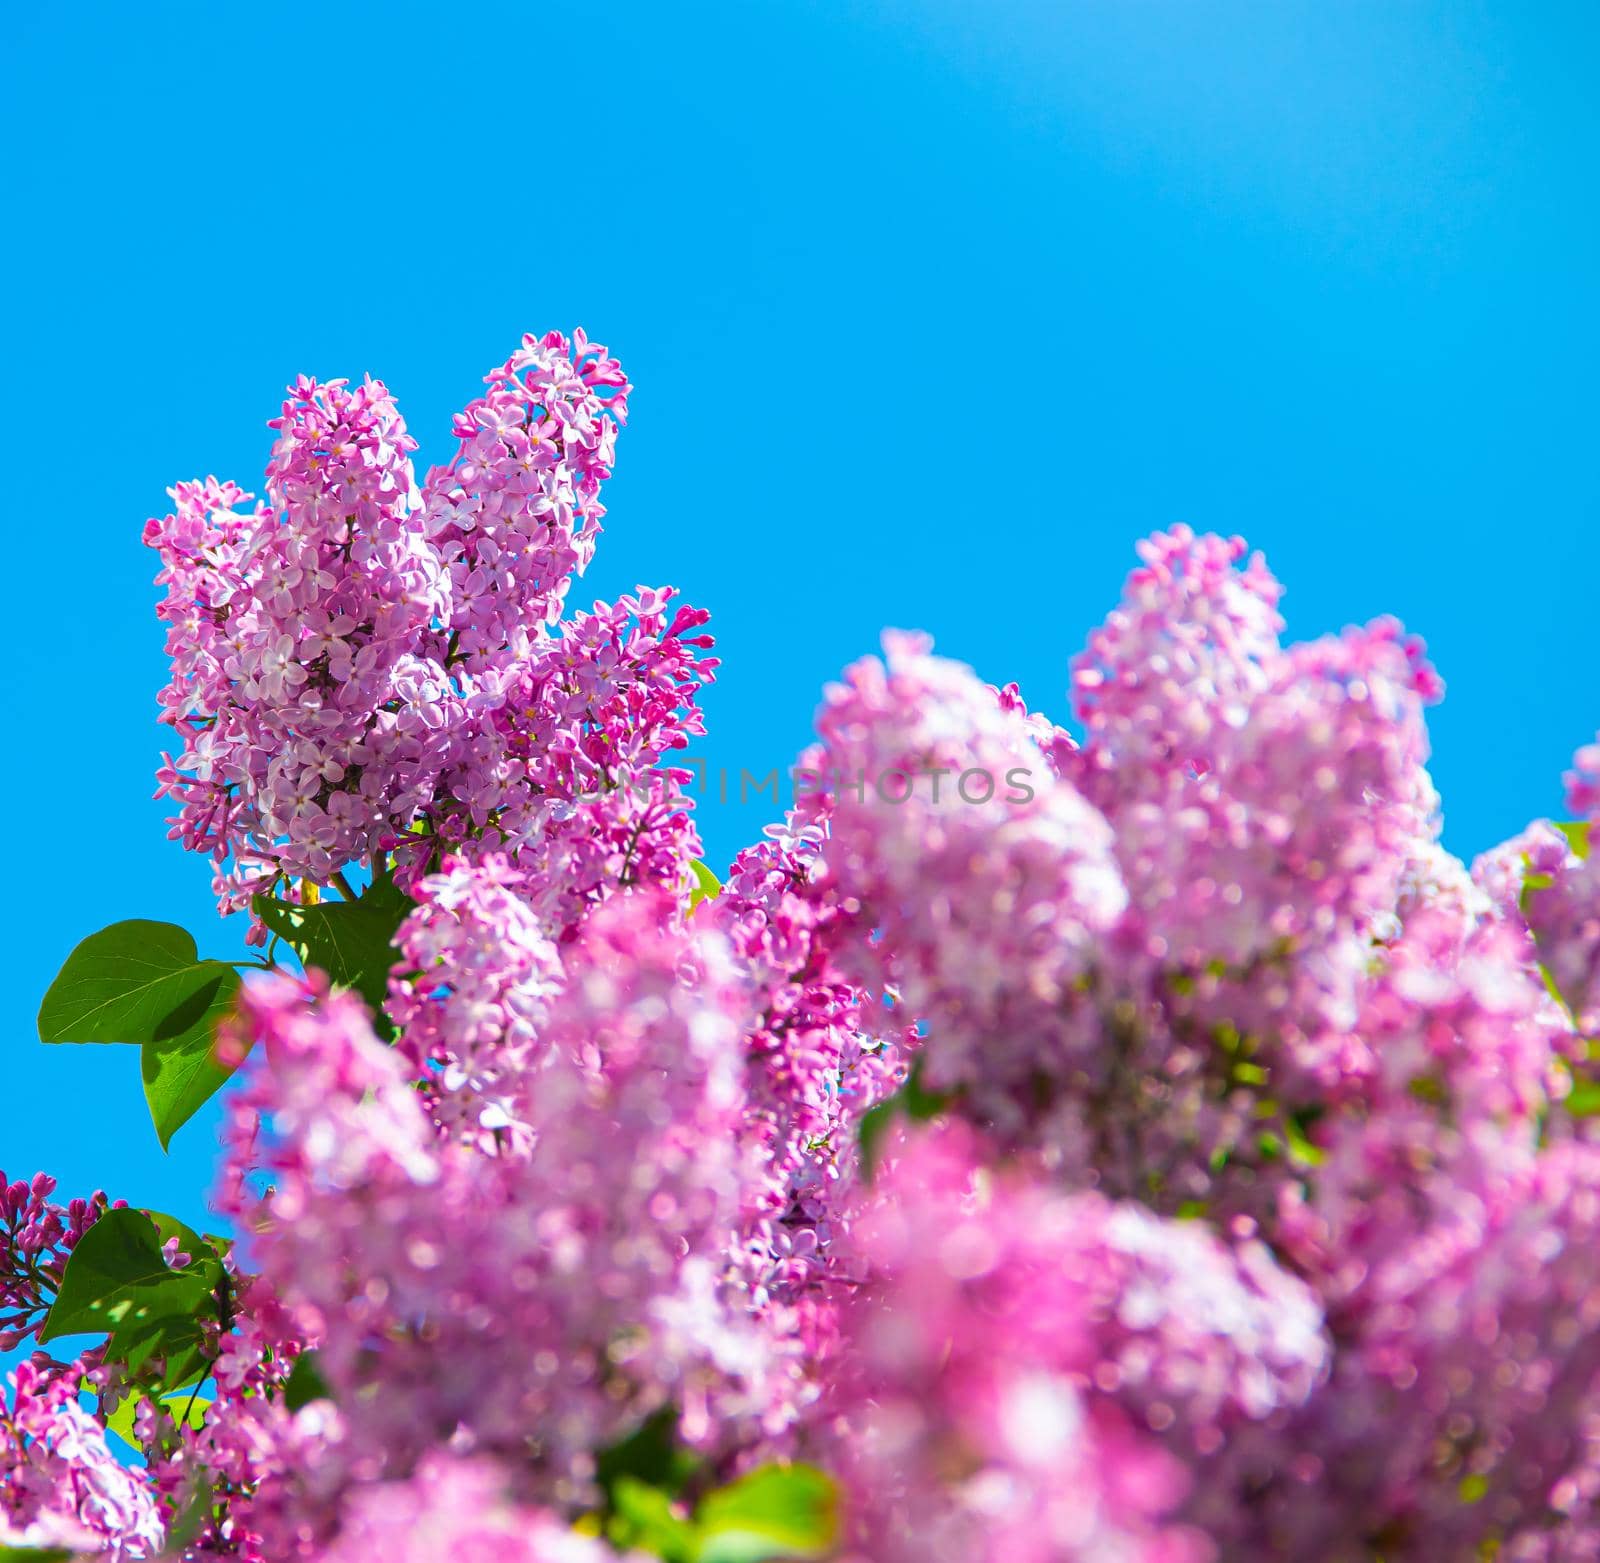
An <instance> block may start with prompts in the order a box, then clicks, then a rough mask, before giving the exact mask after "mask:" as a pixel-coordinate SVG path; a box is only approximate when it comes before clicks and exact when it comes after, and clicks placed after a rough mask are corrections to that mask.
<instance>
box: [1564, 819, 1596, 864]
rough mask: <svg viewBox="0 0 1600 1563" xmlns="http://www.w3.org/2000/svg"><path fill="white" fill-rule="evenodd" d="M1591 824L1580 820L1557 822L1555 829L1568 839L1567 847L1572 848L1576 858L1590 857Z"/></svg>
mask: <svg viewBox="0 0 1600 1563" xmlns="http://www.w3.org/2000/svg"><path fill="white" fill-rule="evenodd" d="M1589 825H1590V822H1589V821H1588V820H1586V819H1580V820H1557V821H1555V827H1556V829H1557V830H1559V831H1560V832H1561V834H1562V835H1563V836H1565V837H1566V838H1567V845H1568V846H1569V847H1571V848H1572V853H1573V856H1574V857H1580V858H1586V857H1588V855H1589V845H1590V841H1591V836H1590V830H1589Z"/></svg>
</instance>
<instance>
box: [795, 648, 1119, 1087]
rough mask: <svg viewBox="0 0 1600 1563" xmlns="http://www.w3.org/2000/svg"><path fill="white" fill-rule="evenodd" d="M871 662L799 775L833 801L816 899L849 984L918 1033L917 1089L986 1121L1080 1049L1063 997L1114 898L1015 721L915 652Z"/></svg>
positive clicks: (1109, 874)
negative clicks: (839, 919)
mask: <svg viewBox="0 0 1600 1563" xmlns="http://www.w3.org/2000/svg"><path fill="white" fill-rule="evenodd" d="M885 652H886V657H887V662H886V663H884V662H879V661H878V660H876V659H875V658H869V659H867V660H865V661H863V662H859V663H857V664H856V665H855V666H854V667H853V668H851V669H850V670H849V672H848V673H847V674H846V682H845V683H844V684H842V685H835V686H833V687H832V688H830V689H829V691H828V693H827V698H826V702H825V704H824V705H823V708H822V710H821V712H820V713H819V715H818V722H817V727H818V733H819V735H820V737H821V740H822V742H821V745H820V747H819V749H818V751H816V753H815V754H814V755H812V756H811V757H809V758H808V762H807V768H808V769H812V770H815V771H816V772H817V773H818V774H820V775H824V776H827V777H828V778H829V779H830V782H831V784H832V786H833V787H835V788H836V789H837V790H836V792H835V793H834V801H833V808H832V814H831V818H830V821H829V835H828V840H827V841H826V843H825V844H824V846H823V848H822V860H823V865H824V871H825V888H826V891H827V892H828V893H829V894H831V895H832V896H833V897H834V898H836V900H838V901H839V902H840V903H841V904H842V905H844V906H846V907H847V908H848V909H850V910H851V911H852V912H853V919H854V924H855V928H856V930H857V933H858V935H859V936H860V939H859V943H858V948H857V949H856V951H855V952H854V959H855V962H856V965H857V967H858V969H859V970H860V973H861V976H862V977H863V979H864V980H865V981H866V982H868V983H869V984H871V985H874V986H882V985H883V984H884V983H886V982H887V983H889V984H892V985H894V986H895V987H896V988H897V989H898V990H899V991H900V993H901V994H902V995H903V997H904V1000H905V1003H906V1006H907V1009H908V1011H909V1012H910V1014H911V1015H914V1016H916V1017H919V1018H921V1019H923V1020H925V1021H926V1022H927V1024H928V1027H929V1030H930V1039H929V1043H928V1047H927V1054H926V1068H927V1079H928V1083H929V1084H930V1085H931V1086H933V1087H935V1088H939V1089H944V1088H949V1087H952V1086H956V1085H960V1086H964V1087H966V1088H968V1089H969V1090H972V1091H976V1092H982V1093H984V1094H985V1096H986V1098H987V1097H993V1098H995V1099H996V1101H995V1110H996V1111H999V1110H1000V1109H999V1106H998V1102H999V1099H1001V1098H1003V1097H1004V1096H1005V1095H1006V1094H1007V1093H1008V1092H1010V1091H1012V1090H1015V1089H1017V1088H1019V1087H1021V1086H1023V1085H1024V1084H1025V1082H1026V1080H1027V1079H1028V1078H1029V1077H1030V1076H1032V1075H1033V1074H1034V1073H1036V1072H1037V1071H1038V1070H1040V1069H1045V1070H1050V1069H1051V1068H1053V1067H1054V1068H1056V1069H1060V1068H1061V1067H1062V1061H1063V1060H1064V1059H1065V1058H1066V1057H1067V1056H1069V1055H1070V1052H1071V1051H1072V1050H1073V1049H1074V1048H1075V1047H1078V1046H1080V1045H1081V1038H1080V1033H1079V1032H1078V1030H1077V1028H1076V1027H1075V1026H1074V1023H1073V1017H1072V1015H1071V1010H1072V1002H1071V1001H1072V997H1073V994H1074V992H1075V991H1076V989H1077V988H1078V987H1079V985H1080V982H1081V980H1082V979H1083V978H1084V976H1085V974H1086V973H1087V971H1088V970H1089V968H1090V966H1091V965H1092V964H1093V961H1094V959H1095V954H1096V951H1097V949H1098V944H1099V941H1100V940H1102V939H1103V938H1104V937H1105V936H1106V934H1107V933H1108V932H1109V931H1110V930H1111V929H1112V928H1113V927H1114V926H1115V924H1116V923H1117V921H1118V919H1119V917H1120V916H1121V914H1122V911H1123V908H1124V906H1125V904H1126V899H1127V898H1126V892H1125V890H1124V889H1123V885H1122V881H1121V879H1120V877H1119V875H1118V873H1117V869H1116V865H1115V863H1114V861H1113V859H1112V855H1111V849H1112V841H1111V832H1110V830H1109V828H1108V827H1107V825H1106V822H1105V820H1104V819H1103V818H1102V817H1101V816H1100V815H1099V814H1098V813H1097V812H1096V810H1095V809H1094V808H1093V807H1092V806H1091V805H1089V804H1088V803H1087V802H1085V800H1084V799H1083V797H1082V796H1081V795H1080V794H1079V793H1078V792H1077V791H1076V789H1074V788H1073V787H1072V786H1071V785H1070V784H1069V783H1067V782H1063V781H1058V780H1056V779H1055V777H1054V775H1053V773H1052V771H1051V769H1050V767H1049V766H1048V765H1047V763H1046V761H1045V759H1044V756H1043V755H1042V754H1041V752H1040V750H1039V748H1038V746H1037V745H1036V744H1035V743H1034V741H1033V737H1032V734H1031V732H1030V731H1029V727H1028V724H1027V722H1026V721H1025V720H1024V719H1023V718H1022V717H1021V715H1020V714H1019V713H1018V712H1017V711H1016V710H1015V709H1012V708H1008V706H1007V704H1006V703H1005V702H1003V701H1002V700H1001V699H999V698H997V695H996V692H995V691H994V690H993V689H990V688H988V687H986V686H984V685H983V684H981V683H979V682H978V680H977V679H976V678H975V677H974V676H973V675H972V673H970V672H969V671H968V670H967V669H965V668H963V667H961V666H960V665H959V664H956V663H951V662H946V661H943V660H942V659H939V658H935V657H933V656H931V655H929V652H928V646H927V642H926V641H925V640H922V639H920V638H917V637H907V636H890V637H886V640H885ZM874 931H876V935H875V938H874V940H873V942H871V943H868V942H867V939H866V936H867V935H868V934H869V933H873V932H874Z"/></svg>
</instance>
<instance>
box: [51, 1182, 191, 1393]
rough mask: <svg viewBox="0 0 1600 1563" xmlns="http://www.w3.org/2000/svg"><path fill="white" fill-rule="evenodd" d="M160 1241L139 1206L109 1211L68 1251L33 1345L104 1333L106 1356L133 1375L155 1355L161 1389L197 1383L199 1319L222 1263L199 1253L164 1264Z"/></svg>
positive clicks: (156, 1232) (160, 1237) (153, 1224)
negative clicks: (182, 1262) (183, 1264)
mask: <svg viewBox="0 0 1600 1563" xmlns="http://www.w3.org/2000/svg"><path fill="white" fill-rule="evenodd" d="M161 1244H162V1236H161V1233H160V1231H159V1230H158V1229H157V1226H156V1224H155V1222H153V1221H152V1220H151V1219H150V1217H149V1216H147V1215H146V1214H145V1213H144V1212H143V1211H140V1210H108V1211H107V1212H106V1213H105V1214H104V1215H103V1216H101V1217H100V1219H99V1220H98V1221H96V1222H95V1224H94V1225H93V1226H92V1227H90V1228H89V1230H88V1231H87V1232H85V1233H84V1234H83V1236H82V1237H81V1238H80V1239H79V1240H78V1245H77V1247H76V1248H74V1249H73V1250H72V1255H71V1257H70V1258H69V1259H68V1260H67V1268H66V1272H65V1273H64V1274H63V1276H62V1278H61V1288H60V1291H59V1292H58V1293H57V1294H56V1300H55V1302H54V1303H53V1304H52V1305H51V1308H50V1312H49V1313H48V1314H47V1315H46V1316H45V1321H44V1325H43V1327H42V1328H41V1330H40V1331H39V1340H40V1343H41V1344H43V1343H44V1342H46V1341H50V1340H54V1339H56V1338H57V1337H58V1336H61V1335H79V1334H87V1333H95V1334H98V1333H100V1332H102V1331H105V1332H108V1333H109V1339H108V1340H107V1342H106V1360H107V1361H109V1362H123V1363H126V1364H127V1366H128V1368H129V1370H130V1371H132V1372H139V1371H141V1370H142V1369H143V1368H145V1367H146V1365H147V1364H148V1363H149V1362H150V1361H151V1360H152V1359H154V1358H156V1357H161V1358H163V1359H164V1363H165V1366H164V1369H163V1371H162V1374H161V1383H162V1385H163V1386H165V1387H175V1386H176V1385H179V1384H182V1383H185V1382H190V1383H192V1382H194V1381H195V1380H197V1379H198V1378H199V1377H200V1370H201V1369H202V1368H203V1366H204V1361H205V1358H204V1350H203V1344H204V1337H203V1332H202V1330H201V1328H200V1319H201V1317H202V1315H203V1314H204V1313H205V1312H206V1310H207V1308H208V1305H209V1304H210V1303H211V1300H212V1298H211V1292H212V1288H213V1287H214V1286H215V1285H216V1284H217V1282H218V1281H219V1280H220V1278H221V1268H220V1266H219V1265H218V1264H217V1262H216V1260H215V1259H214V1258H207V1257H204V1256H203V1255H200V1256H196V1260H195V1263H193V1264H191V1265H189V1266H188V1267H187V1268H185V1269H182V1270H172V1269H169V1268H168V1266H167V1262H166V1260H165V1259H164V1258H163V1257H162V1255H161Z"/></svg>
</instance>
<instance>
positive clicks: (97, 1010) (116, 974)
mask: <svg viewBox="0 0 1600 1563" xmlns="http://www.w3.org/2000/svg"><path fill="white" fill-rule="evenodd" d="M230 979H231V981H232V982H233V983H234V984H235V985H237V983H238V980H239V979H238V974H237V973H236V972H235V971H234V970H233V968H232V967H231V966H229V965H227V964H226V963H224V962H222V961H202V960H198V959H197V958H196V951H195V944H194V939H193V938H192V937H191V936H190V935H189V934H188V933H186V932H185V931H184V930H183V929H182V928H179V927H178V926H177V925H176V924H174V923H152V922H143V921H134V922H126V923H113V924H112V925H111V926H110V927H109V928H102V929H101V930H100V932H99V933H92V934H90V935H89V937H88V938H87V939H85V940H84V941H83V942H82V943H81V944H80V945H79V946H78V947H77V949H75V950H74V951H73V952H72V954H71V955H69V956H68V957H67V961H66V964H65V965H64V966H63V967H62V968H61V970H60V972H59V973H58V974H57V976H56V980H55V981H54V982H52V983H51V984H50V988H49V991H48V992H47V993H46V994H45V996H44V1002H43V1003H42V1004H40V1006H39V1040H40V1041H41V1042H137V1043H144V1042H151V1041H167V1040H172V1039H176V1038H180V1037H182V1036H183V1035H184V1034H185V1033H187V1032H188V1031H189V1030H190V1028H191V1027H193V1026H194V1025H196V1024H197V1023H198V1022H199V1021H200V1020H201V1019H202V1017H203V1016H204V1014H205V1013H206V1011H207V1010H208V1009H209V1008H210V1006H211V1004H212V1002H213V1000H214V999H215V997H216V995H217V991H218V985H219V984H221V983H224V982H226V981H228V980H230Z"/></svg>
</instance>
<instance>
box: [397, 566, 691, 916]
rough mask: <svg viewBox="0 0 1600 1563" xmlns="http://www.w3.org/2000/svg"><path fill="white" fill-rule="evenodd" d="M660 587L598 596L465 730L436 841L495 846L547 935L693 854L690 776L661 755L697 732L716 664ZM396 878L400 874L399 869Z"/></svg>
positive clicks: (417, 853)
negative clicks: (466, 741)
mask: <svg viewBox="0 0 1600 1563" xmlns="http://www.w3.org/2000/svg"><path fill="white" fill-rule="evenodd" d="M675 596H676V593H675V592H673V591H672V590H671V588H664V589H654V588H648V587H640V588H639V590H638V592H637V594H636V595H634V596H631V597H623V598H621V599H620V600H619V601H617V602H615V603H596V604H595V605H594V610H593V612H591V613H579V614H576V615H574V617H573V618H572V619H571V620H570V621H568V622H567V623H565V624H563V625H562V627H561V635H560V636H559V638H551V639H547V640H546V641H544V642H543V643H542V645H541V647H540V649H539V650H538V651H537V652H536V653H535V654H533V655H532V656H530V657H529V659H528V660H527V661H526V663H525V664H524V665H523V666H522V667H521V668H520V669H519V670H518V671H517V673H516V675H515V677H514V678H513V679H512V680H511V681H510V682H509V683H508V685H507V687H506V689H505V691H504V695H503V698H502V699H501V700H499V701H498V702H497V703H496V704H495V705H494V706H493V708H492V709H489V710H488V711H487V713H486V715H485V718H484V720H483V721H482V722H481V723H480V724H479V726H478V727H477V728H476V729H475V731H474V732H473V734H472V736H471V739H470V746H469V747H468V748H467V749H465V750H464V751H463V753H464V757H465V758H464V761H463V764H462V765H461V766H460V767H459V768H458V770H456V771H454V772H452V774H451V776H450V777H449V778H448V779H447V780H448V796H449V797H450V798H451V799H453V800H454V802H453V804H452V805H447V806H446V807H444V808H443V809H442V810H441V811H440V814H439V817H438V820H437V823H436V826H435V832H434V838H433V839H427V838H425V839H421V840H413V841H411V842H409V843H402V844H401V852H400V861H401V863H402V865H404V864H407V863H410V862H421V863H425V862H426V861H427V858H428V854H429V852H430V850H431V849H432V847H433V846H434V844H435V841H436V840H444V841H455V842H459V843H460V850H461V851H462V852H464V853H467V854H468V855H478V854H481V853H484V852H494V853H503V854H504V855H505V857H506V858H507V859H508V861H509V862H510V864H511V866H512V867H513V869H514V870H515V871H516V874H517V875H518V878H519V884H518V889H519V892H520V894H521V895H522V896H523V898H524V899H525V900H527V901H528V902H529V904H530V905H531V907H532V908H533V910H534V912H535V913H536V914H537V915H538V916H539V917H540V918H541V919H542V920H543V921H544V922H545V923H546V924H547V926H549V927H550V929H551V930H552V931H553V932H554V933H556V935H557V936H558V937H560V936H564V935H566V934H570V932H571V931H572V929H573V928H574V927H575V926H576V924H577V923H578V922H579V921H580V920H581V919H582V917H583V916H584V915H586V914H587V913H588V912H589V910H591V909H592V908H593V907H594V906H595V905H597V904H598V903H599V902H600V901H602V900H604V899H605V898H606V897H607V896H608V895H610V894H611V893H612V892H613V891H615V890H618V889H629V888H632V887H634V886H640V885H651V886H655V887H657V888H660V889H663V890H667V891H678V890H680V889H682V887H683V886H684V885H685V884H686V883H687V882H688V878H689V865H690V864H691V863H692V862H693V861H694V860H695V858H696V857H697V856H698V855H699V852H700V841H699V837H698V835H697V834H696V832H695V828H694V821H693V818H692V810H693V807H694V804H693V799H692V798H691V797H690V796H689V794H688V791H687V783H688V782H689V780H690V773H688V772H686V771H681V770H676V769H674V768H672V767H671V766H670V765H666V764H663V763H662V762H663V761H666V760H668V759H669V757H670V756H671V755H672V754H673V753H675V752H676V751H678V750H681V749H683V748H684V747H686V746H687V744H688V742H689V739H690V738H691V737H692V736H695V735H697V734H700V733H703V732H704V731H705V728H704V723H703V720H702V717H701V713H700V710H699V707H698V705H697V703H696V701H697V697H698V694H699V691H700V689H701V687H702V686H704V685H705V684H708V683H710V682H711V681H712V679H713V677H714V675H715V669H716V666H717V662H716V659H715V658H714V657H709V656H706V655H705V653H706V652H707V651H708V650H709V649H710V647H711V638H710V636H709V635H705V634H701V633H696V632H697V631H700V630H702V629H703V627H704V625H705V623H706V621H707V618H708V615H707V614H706V613H705V612H704V611H703V610H701V609H696V608H689V607H686V606H677V607H674V606H673V599H674V597H675ZM402 877H403V878H404V877H406V876H405V875H404V874H403V875H402Z"/></svg>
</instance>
